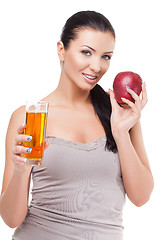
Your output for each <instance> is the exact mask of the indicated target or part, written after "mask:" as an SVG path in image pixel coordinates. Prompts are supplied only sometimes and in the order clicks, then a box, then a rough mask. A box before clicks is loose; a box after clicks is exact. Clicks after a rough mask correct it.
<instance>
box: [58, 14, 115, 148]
mask: <svg viewBox="0 0 160 240" xmlns="http://www.w3.org/2000/svg"><path fill="white" fill-rule="evenodd" d="M86 27H89V28H92V29H95V30H99V31H101V32H110V33H112V35H113V37H114V38H115V31H114V29H113V27H112V25H111V23H110V22H109V20H108V19H107V18H106V17H105V16H103V15H102V14H100V13H98V12H95V11H80V12H77V13H75V14H74V15H72V16H71V17H70V18H69V19H68V20H67V21H66V23H65V25H64V27H63V30H62V33H61V41H62V42H63V44H64V48H65V49H67V48H68V47H69V44H70V41H71V40H74V39H76V37H77V33H78V32H79V31H80V30H81V29H83V28H86ZM90 94H91V101H92V105H93V107H94V111H95V113H96V114H97V115H98V117H99V119H100V121H101V123H102V126H103V128H104V130H105V134H106V145H105V150H106V148H107V149H108V150H109V151H112V152H114V153H116V152H117V146H116V143H115V140H114V138H113V135H112V131H111V123H110V117H111V111H112V107H111V103H110V97H109V94H108V93H106V92H105V91H104V90H103V88H102V87H101V86H100V85H99V84H96V85H95V87H94V88H93V89H92V90H91V91H90Z"/></svg>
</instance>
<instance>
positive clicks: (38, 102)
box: [26, 100, 49, 105]
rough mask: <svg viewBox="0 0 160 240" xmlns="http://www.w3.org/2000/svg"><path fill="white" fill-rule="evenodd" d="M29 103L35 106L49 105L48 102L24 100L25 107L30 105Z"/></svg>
mask: <svg viewBox="0 0 160 240" xmlns="http://www.w3.org/2000/svg"><path fill="white" fill-rule="evenodd" d="M30 103H33V104H34V105H35V104H37V105H40V104H45V105H48V104H49V102H47V101H36V100H26V105H27V104H30Z"/></svg>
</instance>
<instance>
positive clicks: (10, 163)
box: [0, 107, 31, 228]
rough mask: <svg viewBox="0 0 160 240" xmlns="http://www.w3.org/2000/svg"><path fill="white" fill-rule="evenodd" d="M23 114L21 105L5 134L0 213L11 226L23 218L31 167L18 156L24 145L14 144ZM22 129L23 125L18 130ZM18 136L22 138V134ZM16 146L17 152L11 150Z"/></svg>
mask: <svg viewBox="0 0 160 240" xmlns="http://www.w3.org/2000/svg"><path fill="white" fill-rule="evenodd" d="M24 114H25V110H24V108H23V107H21V108H20V109H18V110H16V111H15V112H14V113H13V114H12V117H11V120H10V123H9V126H8V130H7V135H6V161H5V170H4V177H3V185H2V193H1V197H0V215H1V217H2V218H3V220H4V222H5V223H6V224H7V225H8V226H10V227H12V228H14V227H16V226H18V225H19V224H20V223H21V222H22V221H23V220H24V218H25V216H26V214H27V209H28V196H29V186H30V173H31V167H29V166H25V164H24V159H23V158H21V156H20V152H23V151H24V147H22V146H18V145H17V143H16V145H15V139H16V138H17V128H18V126H19V125H20V124H22V123H23V119H24ZM22 129H24V127H21V128H20V129H19V131H21V130H22ZM19 136H20V137H21V138H22V135H19ZM24 137H25V135H24V136H23V138H24ZM16 146H18V147H19V149H17V150H18V151H19V152H17V154H15V153H13V152H12V151H13V149H15V147H16Z"/></svg>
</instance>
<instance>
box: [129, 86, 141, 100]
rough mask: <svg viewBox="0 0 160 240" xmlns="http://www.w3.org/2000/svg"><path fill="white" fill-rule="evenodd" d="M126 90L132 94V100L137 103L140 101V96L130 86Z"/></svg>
mask: <svg viewBox="0 0 160 240" xmlns="http://www.w3.org/2000/svg"><path fill="white" fill-rule="evenodd" d="M126 89H127V92H129V93H130V94H131V96H132V98H133V99H134V100H135V101H137V100H140V99H139V96H138V95H137V94H136V93H135V92H134V91H133V90H132V89H130V88H129V87H128V86H126Z"/></svg>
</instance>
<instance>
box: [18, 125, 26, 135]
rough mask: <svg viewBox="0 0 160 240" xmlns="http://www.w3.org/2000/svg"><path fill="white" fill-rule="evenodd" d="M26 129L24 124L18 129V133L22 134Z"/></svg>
mask: <svg viewBox="0 0 160 240" xmlns="http://www.w3.org/2000/svg"><path fill="white" fill-rule="evenodd" d="M25 128H26V124H25V123H24V124H22V125H21V126H20V127H19V128H18V129H17V132H18V133H21V134H22V133H23V132H24V129H25Z"/></svg>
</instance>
